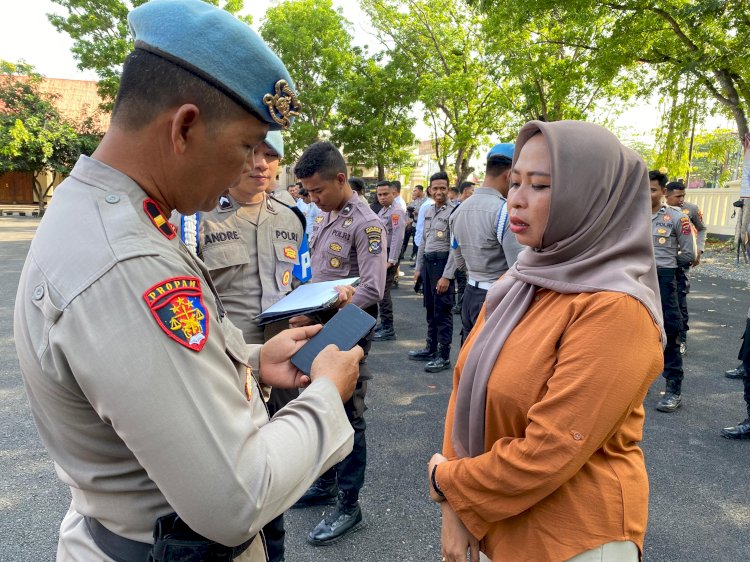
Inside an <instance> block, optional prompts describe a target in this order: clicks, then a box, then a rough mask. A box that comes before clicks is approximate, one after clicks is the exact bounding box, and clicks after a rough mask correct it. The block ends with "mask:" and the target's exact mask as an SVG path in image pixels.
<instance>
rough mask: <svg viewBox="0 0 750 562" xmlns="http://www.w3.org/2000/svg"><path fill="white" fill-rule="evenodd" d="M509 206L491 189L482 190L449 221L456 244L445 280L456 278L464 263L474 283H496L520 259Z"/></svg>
mask: <svg viewBox="0 0 750 562" xmlns="http://www.w3.org/2000/svg"><path fill="white" fill-rule="evenodd" d="M504 209H507V203H506V201H505V199H504V198H503V196H502V195H500V193H499V192H498V191H497V190H495V189H492V188H490V187H479V188H477V189H475V190H474V194H473V195H472V196H471V197H469V198H468V199H467V200H466V201H464V202H463V203H461V205H459V207H458V208H457V209H456V210H455V211H454V212H453V214H452V215H451V216H450V219H449V226H450V231H451V235H452V237H453V240H454V243H453V244H451V253H450V256H449V258H448V263H447V264H446V266H445V271H444V273H443V277H446V278H448V279H453V278H454V277H455V270H456V269H461V266H462V265H464V264H465V266H466V273H467V275H468V276H469V278H471V279H472V280H473V281H478V282H480V283H494V282H495V281H497V280H498V279H499V278H500V276H501V275H503V273H505V272H506V271H508V269H510V267H511V266H512V265H513V264H514V263H515V262H516V260H517V259H518V254H519V253H520V252H521V250H522V249H523V246H522V245H521V244H519V243H518V241H517V240H516V236H515V235H514V234H513V233H512V232H510V221H509V220H507V211H506V212H503V210H504Z"/></svg>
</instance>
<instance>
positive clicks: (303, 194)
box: [297, 187, 307, 197]
mask: <svg viewBox="0 0 750 562" xmlns="http://www.w3.org/2000/svg"><path fill="white" fill-rule="evenodd" d="M297 193H298V194H299V196H300V197H307V190H306V189H305V188H304V187H300V188H299V191H298V192H297Z"/></svg>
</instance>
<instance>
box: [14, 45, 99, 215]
mask: <svg viewBox="0 0 750 562" xmlns="http://www.w3.org/2000/svg"><path fill="white" fill-rule="evenodd" d="M42 79H43V78H42V76H41V75H39V74H37V73H36V72H34V69H33V67H31V66H30V65H28V64H25V63H17V64H14V63H10V62H7V61H3V60H0V173H4V172H27V173H31V174H32V177H33V180H34V183H33V185H34V194H35V195H36V197H37V200H38V201H39V214H40V215H41V214H43V213H44V206H45V198H46V197H47V195H48V193H49V191H50V190H51V189H52V186H53V185H54V183H55V182H56V181H57V179H59V176H61V175H67V174H68V173H70V170H71V169H72V168H73V165H74V164H75V162H76V160H77V159H78V157H79V156H80V155H81V154H87V155H89V154H91V153H92V152H93V151H94V149H95V148H96V146H97V145H98V143H99V140H100V138H101V137H100V136H99V135H98V134H97V133H96V132H95V131H94V130H93V128H92V125H91V121H90V120H88V121H87V122H85V123H84V124H82V126H81V128H80V130H77V129H76V126H75V125H74V124H72V123H70V122H68V121H67V120H66V119H64V118H63V117H62V116H61V115H60V113H59V111H58V110H57V109H56V108H55V105H54V103H55V100H56V96H54V95H51V94H45V93H43V92H42V91H41V88H40V85H41V81H42ZM47 173H51V174H52V180H51V181H50V182H49V184H48V185H45V186H43V184H42V181H41V176H42V175H46V174H47Z"/></svg>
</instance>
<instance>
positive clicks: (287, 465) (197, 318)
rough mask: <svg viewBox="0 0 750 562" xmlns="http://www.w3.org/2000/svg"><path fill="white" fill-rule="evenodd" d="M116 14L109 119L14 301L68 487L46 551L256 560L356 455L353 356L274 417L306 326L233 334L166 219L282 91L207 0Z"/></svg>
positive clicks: (241, 159)
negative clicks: (286, 516) (119, 46)
mask: <svg viewBox="0 0 750 562" xmlns="http://www.w3.org/2000/svg"><path fill="white" fill-rule="evenodd" d="M128 20H129V24H130V27H131V30H132V32H133V35H134V38H135V50H134V52H132V53H131V54H130V55H129V56H128V58H127V60H126V61H125V64H124V66H123V73H122V78H121V82H120V88H119V91H118V95H117V98H116V100H115V106H114V110H113V113H112V121H111V125H110V128H109V130H108V131H107V134H106V135H105V136H104V138H103V139H102V141H101V143H100V145H99V147H98V148H97V149H96V151H95V152H94V154H93V155H92V157H91V158H87V157H85V156H82V157H81V158H80V159H79V160H78V163H77V164H76V166H75V168H74V169H73V171H72V172H71V175H70V177H69V178H68V179H66V180H65V182H64V185H63V186H62V189H60V190H58V192H57V193H56V194H55V198H54V201H53V202H52V204H51V205H50V207H49V210H48V212H47V213H46V214H45V216H44V218H43V219H42V221H41V223H40V225H39V228H38V229H37V232H36V235H35V237H34V240H33V241H32V243H31V248H30V251H29V255H28V258H27V260H26V263H25V265H24V268H23V271H22V273H21V280H20V284H19V288H18V294H17V298H16V309H15V319H14V333H15V342H16V349H17V352H18V358H19V363H20V367H21V372H22V373H23V376H24V383H25V387H26V391H27V394H28V397H29V402H30V406H31V411H32V414H33V415H34V418H35V421H36V424H37V428H38V430H39V434H40V437H41V439H42V441H43V442H44V444H45V446H46V447H47V449H48V451H49V452H50V455H51V456H52V458H53V459H54V461H55V463H56V470H57V473H58V475H59V476H60V478H61V479H62V480H63V481H64V482H65V483H66V484H67V485H68V486H69V487H70V490H71V494H72V502H71V506H70V509H69V511H68V513H67V514H66V515H65V517H64V519H63V522H62V525H61V528H60V533H59V543H58V551H57V559H58V560H61V561H63V560H65V561H67V560H97V561H102V560H104V561H106V562H112V561H114V560H150V559H156V560H163V561H170V560H178V559H179V560H184V561H199V560H207V559H214V560H215V559H219V558H221V559H222V560H232V559H237V560H245V561H247V560H250V561H253V562H255V561H261V560H265V552H264V549H263V544H262V540H261V538H260V536H259V535H258V533H259V531H260V530H261V528H262V527H263V525H265V524H266V523H267V522H268V521H270V520H271V519H273V518H274V517H276V516H277V515H278V514H280V513H282V512H283V511H284V510H285V509H287V508H288V507H289V506H290V505H291V504H292V503H293V502H294V501H295V499H296V498H298V497H299V496H300V495H301V494H302V493H303V492H304V490H305V489H306V488H307V486H309V484H310V483H311V482H312V481H313V480H314V479H315V477H316V476H317V475H318V474H320V473H321V472H322V471H324V470H326V469H328V468H329V467H330V466H332V465H333V464H334V463H336V462H338V461H339V460H341V459H342V458H344V457H345V456H346V454H348V452H349V451H350V450H351V443H352V431H351V427H350V426H349V424H348V423H347V419H346V417H345V411H344V407H343V405H342V404H341V401H346V400H348V399H349V397H350V396H351V393H352V391H353V389H354V384H355V382H354V381H355V377H356V371H357V367H356V366H357V363H358V361H359V360H360V358H361V357H362V352H361V350H359V351H356V349H357V348H355V350H353V351H352V352H338V351H335V349H334V348H333V347H329V348H327V349H326V350H324V351H323V352H322V353H321V355H320V356H319V357H318V358H317V360H316V362H315V364H314V365H313V368H312V373H311V374H312V384H310V385H309V386H308V388H307V390H306V392H305V393H304V395H303V396H300V398H299V399H298V400H296V401H294V402H293V403H292V404H290V405H289V406H287V407H286V408H284V409H282V411H281V412H279V413H278V414H277V416H276V417H275V418H274V420H273V421H271V422H270V423H269V420H268V414H267V411H266V408H265V405H264V404H263V401H262V399H261V397H260V390H259V388H258V382H261V383H264V384H270V385H272V386H278V387H281V388H299V387H301V386H305V385H307V384H308V383H309V382H310V379H309V378H308V377H307V376H304V375H303V374H301V373H300V372H299V371H297V370H296V369H294V368H293V367H292V365H291V363H290V361H289V358H290V357H291V355H292V354H293V353H294V352H295V351H296V350H297V349H299V348H300V347H301V346H302V345H303V344H304V342H305V341H306V340H307V339H308V338H309V337H311V336H312V335H313V334H314V333H316V332H317V330H318V328H303V329H298V330H288V331H285V332H283V333H282V334H280V335H279V336H277V337H276V338H274V339H273V340H271V341H270V342H268V343H267V344H265V345H263V346H262V347H261V346H257V345H247V344H245V342H244V341H243V338H242V333H241V331H240V330H238V329H237V328H236V327H235V326H234V325H233V324H232V323H231V321H230V320H229V319H228V318H226V316H225V313H224V309H223V307H222V304H221V301H220V300H219V298H218V297H217V296H216V293H215V289H214V288H213V284H212V282H211V279H210V276H209V274H208V271H207V270H206V268H205V267H204V266H203V265H202V264H201V263H200V262H199V261H198V260H197V259H196V258H195V257H194V256H193V255H192V254H191V253H190V252H189V251H188V250H187V248H186V247H185V245H184V244H182V242H181V241H180V239H179V237H178V236H177V235H176V232H175V227H174V226H173V225H171V224H170V223H169V222H168V220H167V217H168V216H169V214H170V213H171V211H172V210H173V209H177V210H178V211H179V212H181V213H183V214H192V213H194V212H196V211H197V210H204V211H209V210H211V209H212V208H213V207H214V205H215V204H216V201H217V200H218V198H219V196H220V195H221V194H222V193H223V192H224V191H225V190H226V189H227V188H228V187H230V186H231V185H233V184H234V183H235V182H236V181H238V180H239V178H240V174H241V172H242V169H243V167H244V165H245V162H246V160H247V158H248V156H249V153H251V152H252V148H253V147H254V146H256V145H257V144H259V143H261V142H262V141H263V139H264V138H265V136H266V132H267V131H268V129H269V126H270V127H273V128H274V129H279V128H281V127H287V126H288V125H289V124H290V122H291V119H292V118H293V116H294V114H296V113H297V112H298V111H299V109H300V106H299V102H298V101H297V98H296V94H295V92H294V89H293V84H292V82H291V79H290V77H289V75H288V73H287V72H286V69H285V68H284V66H283V64H282V63H281V61H280V60H279V59H278V58H277V57H276V56H275V55H274V54H273V53H272V52H271V50H270V49H269V48H268V47H267V46H266V45H265V44H264V43H263V42H262V40H261V39H260V38H259V37H258V36H257V34H256V33H255V32H254V31H252V30H251V29H250V28H249V27H248V26H247V25H246V24H245V23H243V22H240V21H239V20H237V19H236V18H234V17H233V16H231V15H230V14H229V13H227V12H226V11H224V10H221V9H218V8H216V7H214V6H211V5H210V4H207V3H205V2H201V1H199V0H153V1H151V2H148V3H146V4H143V5H141V6H139V7H138V8H136V9H134V10H133V11H132V12H130V14H129V16H128ZM196 37H200V38H201V40H200V41H199V42H196V41H195V38H196ZM237 69H243V70H244V72H237ZM346 294H347V293H345V295H346ZM344 300H345V299H344ZM92 350H96V352H95V353H92Z"/></svg>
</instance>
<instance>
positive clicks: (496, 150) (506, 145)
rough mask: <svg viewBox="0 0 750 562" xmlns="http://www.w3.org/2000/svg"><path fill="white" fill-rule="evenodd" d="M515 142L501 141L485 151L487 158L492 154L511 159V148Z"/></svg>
mask: <svg viewBox="0 0 750 562" xmlns="http://www.w3.org/2000/svg"><path fill="white" fill-rule="evenodd" d="M515 146H516V145H515V144H514V143H512V142H501V143H500V144H496V145H495V146H493V147H492V148H491V149H490V151H489V152H488V153H487V159H488V160H489V159H490V158H492V157H493V156H503V157H505V158H507V159H508V160H513V149H514V148H515Z"/></svg>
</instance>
